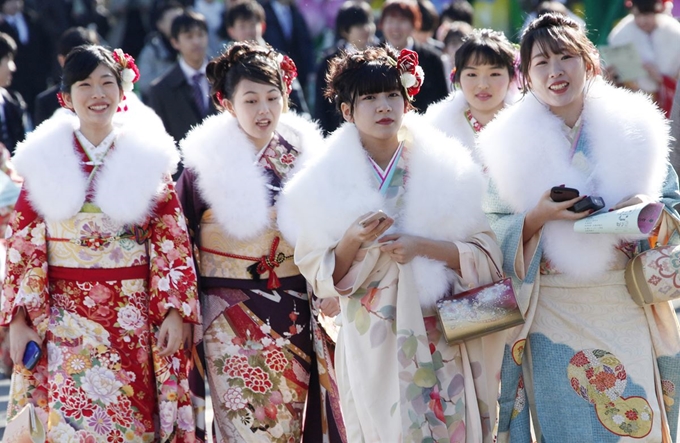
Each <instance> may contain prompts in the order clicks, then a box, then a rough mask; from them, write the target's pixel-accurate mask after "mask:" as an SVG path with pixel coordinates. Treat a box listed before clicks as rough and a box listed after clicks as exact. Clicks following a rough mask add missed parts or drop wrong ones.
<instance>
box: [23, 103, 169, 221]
mask: <svg viewBox="0 0 680 443" xmlns="http://www.w3.org/2000/svg"><path fill="white" fill-rule="evenodd" d="M78 124H79V122H78V119H77V118H76V117H75V116H74V115H68V114H61V115H59V114H58V115H55V116H54V117H52V118H50V119H48V120H47V121H45V123H43V124H41V125H40V126H39V127H38V128H37V129H36V130H35V131H33V132H32V133H30V134H29V135H28V137H26V140H25V141H24V142H23V143H22V144H20V145H19V146H18V147H17V151H16V154H15V155H14V158H13V160H12V161H13V163H14V165H15V166H16V169H17V172H18V173H19V175H21V176H22V177H23V178H24V180H25V182H24V186H26V189H27V191H28V198H29V201H30V202H31V205H32V206H33V208H34V209H35V210H36V212H38V213H39V214H40V215H42V216H43V217H44V218H45V219H47V220H50V221H62V220H66V219H68V218H70V217H73V216H74V215H76V214H77V213H78V212H79V211H80V209H81V207H82V206H83V203H84V202H85V195H86V193H87V176H86V174H85V173H84V171H83V170H82V167H81V164H80V162H81V157H80V155H79V154H78V153H77V152H76V150H75V147H74V135H73V131H74V130H75V129H76V128H77V127H78ZM151 129H154V130H151ZM119 131H120V132H119V134H118V136H117V138H116V140H115V142H114V147H113V148H112V149H113V150H112V151H111V152H110V153H109V154H108V155H107V157H106V159H105V161H104V165H103V166H101V167H100V170H99V172H98V173H97V175H96V177H95V185H94V189H95V195H94V200H93V203H94V204H96V205H97V206H99V207H100V208H101V210H102V212H104V213H105V214H106V215H108V216H109V217H110V218H111V219H112V220H114V221H115V222H118V223H121V224H128V223H141V222H143V221H144V219H145V218H146V217H147V216H148V215H149V213H150V211H151V210H152V208H153V205H154V204H155V203H156V197H157V195H158V193H159V192H161V190H162V188H163V186H164V183H165V179H166V178H167V176H168V175H169V174H171V173H172V172H173V171H174V170H175V168H176V167H177V162H178V160H179V153H178V152H177V150H176V148H175V144H174V142H173V140H172V138H171V137H170V136H169V135H167V134H166V133H165V132H164V131H161V130H159V127H158V125H156V124H155V123H153V124H149V125H146V124H145V121H136V122H134V123H133V122H128V124H125V125H122V127H120V128H119Z"/></svg>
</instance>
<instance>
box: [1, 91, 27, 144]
mask: <svg viewBox="0 0 680 443" xmlns="http://www.w3.org/2000/svg"><path fill="white" fill-rule="evenodd" d="M0 94H2V98H3V99H4V100H5V106H4V108H5V118H6V119H7V149H9V152H10V153H12V154H13V153H14V148H16V146H17V143H19V142H21V141H23V140H24V137H26V130H27V129H28V117H27V113H26V103H25V102H24V99H23V98H22V97H21V94H19V93H18V92H16V91H8V90H7V89H4V88H0ZM0 141H1V140H0Z"/></svg>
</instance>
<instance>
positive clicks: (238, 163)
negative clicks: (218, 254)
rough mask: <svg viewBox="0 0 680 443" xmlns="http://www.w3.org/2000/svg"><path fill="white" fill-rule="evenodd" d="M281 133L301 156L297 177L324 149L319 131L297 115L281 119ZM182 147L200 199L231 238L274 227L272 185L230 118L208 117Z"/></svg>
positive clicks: (298, 160)
mask: <svg viewBox="0 0 680 443" xmlns="http://www.w3.org/2000/svg"><path fill="white" fill-rule="evenodd" d="M276 130H277V132H278V133H279V134H281V136H282V137H283V138H284V139H285V140H286V141H287V142H288V143H290V144H291V145H292V146H293V147H294V148H295V149H297V150H298V151H300V154H301V155H300V156H299V157H298V159H297V161H296V163H295V166H294V168H293V171H291V172H292V173H295V172H297V171H299V170H300V169H301V168H302V166H303V165H304V163H305V162H306V161H307V159H308V158H309V157H311V156H313V153H314V151H315V150H318V149H319V148H320V147H321V146H322V145H323V138H322V137H321V133H320V132H319V130H318V128H317V126H316V125H315V124H314V123H311V122H309V121H308V120H305V119H304V118H303V117H300V116H298V115H296V114H294V113H293V112H287V113H284V114H281V118H280V120H279V124H278V127H277V128H276ZM180 147H181V150H182V155H183V157H184V165H185V167H187V168H189V169H192V170H194V171H195V172H196V175H197V179H196V182H197V185H198V189H199V192H200V194H201V197H203V199H205V202H206V203H207V204H208V205H209V206H210V207H211V209H212V210H213V213H214V215H215V218H216V219H217V221H218V223H220V225H221V226H222V228H223V229H224V230H225V231H226V232H228V233H229V234H231V235H233V236H235V237H237V238H239V239H243V240H245V239H248V238H252V237H254V236H256V235H258V234H259V233H261V232H262V230H264V229H265V228H267V227H268V226H269V224H270V210H269V209H270V208H269V200H270V197H269V190H268V188H267V183H268V180H267V177H266V176H265V173H264V171H263V169H262V168H261V167H259V166H256V165H255V157H256V154H257V152H256V148H255V146H254V145H253V143H252V142H251V141H250V140H249V139H248V137H247V136H246V134H245V133H244V132H243V130H241V128H240V127H239V126H238V121H237V120H236V118H234V117H233V116H231V115H230V114H229V113H227V112H224V113H221V114H218V115H214V116H211V117H208V118H207V119H205V120H204V121H203V123H202V124H201V125H200V126H197V127H195V128H194V129H192V130H191V132H189V134H188V135H187V136H186V138H185V139H184V140H182V142H181V143H180ZM291 175H292V174H291Z"/></svg>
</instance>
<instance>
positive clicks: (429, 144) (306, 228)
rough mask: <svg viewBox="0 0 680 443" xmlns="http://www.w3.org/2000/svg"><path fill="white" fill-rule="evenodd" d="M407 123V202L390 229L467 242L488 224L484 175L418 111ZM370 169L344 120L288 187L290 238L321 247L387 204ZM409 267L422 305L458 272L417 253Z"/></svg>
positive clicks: (283, 208) (283, 207)
mask: <svg viewBox="0 0 680 443" xmlns="http://www.w3.org/2000/svg"><path fill="white" fill-rule="evenodd" d="M403 125H404V126H405V127H406V128H407V129H408V130H409V132H410V135H411V137H412V143H411V146H409V147H407V149H408V151H407V154H406V155H407V156H408V177H407V184H406V192H405V194H404V197H403V198H404V206H403V210H402V213H400V214H389V215H390V216H393V217H395V220H396V224H395V226H393V227H392V229H391V232H400V233H405V234H412V235H419V236H423V237H427V238H430V239H434V240H446V241H464V240H465V239H467V238H468V237H469V236H471V235H473V234H475V233H477V232H480V231H484V230H487V229H488V224H487V221H486V218H485V216H484V213H483V211H482V209H481V199H482V196H483V193H484V186H485V180H484V179H483V176H482V174H481V171H480V169H479V167H478V166H477V165H476V164H475V163H474V161H473V160H472V157H471V156H470V154H469V152H468V150H467V149H466V148H464V147H463V146H462V145H461V144H460V142H458V141H456V140H454V139H451V138H448V137H446V136H445V135H444V134H443V133H441V132H440V131H438V130H437V129H436V128H434V127H432V126H431V125H430V124H429V123H428V122H427V121H425V119H424V118H423V117H422V116H418V115H417V114H411V113H410V114H408V115H407V116H406V117H405V118H404V123H403ZM407 146H408V145H407ZM372 174H373V172H372V170H371V165H370V162H369V160H368V157H367V154H366V151H365V150H364V149H363V147H362V144H361V141H360V138H359V132H358V131H357V129H356V126H354V125H353V124H350V123H345V124H344V125H343V126H341V127H340V128H339V129H338V130H336V131H335V132H334V133H333V134H332V135H331V137H330V139H329V140H328V145H327V149H326V150H325V151H324V152H323V153H322V155H321V156H320V157H318V158H316V159H315V160H314V161H313V162H311V163H310V164H309V165H307V166H306V167H305V169H304V170H303V171H302V172H301V173H300V174H298V175H297V176H296V177H294V178H293V179H292V180H291V181H290V182H289V184H288V186H286V188H285V189H284V194H283V196H282V198H281V201H280V210H279V226H280V227H281V230H282V232H283V234H284V235H285V236H287V238H289V239H290V240H291V241H292V242H297V240H298V239H300V238H302V237H304V240H305V243H306V244H312V245H317V246H318V248H320V249H325V248H328V247H331V246H332V245H333V244H335V243H337V242H338V241H339V240H340V238H341V237H342V235H343V234H344V232H345V230H346V229H347V227H348V226H349V225H350V224H351V223H353V222H354V221H355V220H356V219H357V218H358V217H359V216H361V215H362V214H364V213H367V212H371V211H375V210H377V209H384V208H383V197H382V196H381V195H380V193H379V191H378V190H377V189H376V186H375V184H374V180H373V177H372ZM411 266H412V269H413V275H414V278H415V281H416V285H417V287H418V290H419V297H420V301H421V305H422V306H424V307H428V308H431V307H433V306H434V304H435V302H436V300H438V299H439V298H441V297H442V296H443V295H444V294H445V292H446V291H447V289H448V288H449V285H450V284H451V282H452V280H453V278H454V276H455V274H454V272H453V271H452V270H451V269H449V268H447V267H446V265H445V263H443V262H439V261H435V260H431V259H428V258H425V257H416V258H415V259H414V260H413V261H412V262H411Z"/></svg>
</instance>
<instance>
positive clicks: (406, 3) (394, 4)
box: [380, 0, 423, 31]
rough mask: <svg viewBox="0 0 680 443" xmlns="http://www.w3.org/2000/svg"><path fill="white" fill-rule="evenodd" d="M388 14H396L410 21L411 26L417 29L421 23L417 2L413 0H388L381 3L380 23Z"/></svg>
mask: <svg viewBox="0 0 680 443" xmlns="http://www.w3.org/2000/svg"><path fill="white" fill-rule="evenodd" d="M390 15H398V16H401V17H404V18H407V19H409V20H410V21H411V24H412V25H413V28H414V29H415V30H416V31H417V30H419V29H420V25H421V24H422V20H423V18H422V16H421V15H420V9H418V3H417V2H416V1H415V0H388V1H386V2H385V3H384V4H383V7H382V14H380V25H381V26H382V24H383V21H385V18H386V17H389V16H390Z"/></svg>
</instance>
